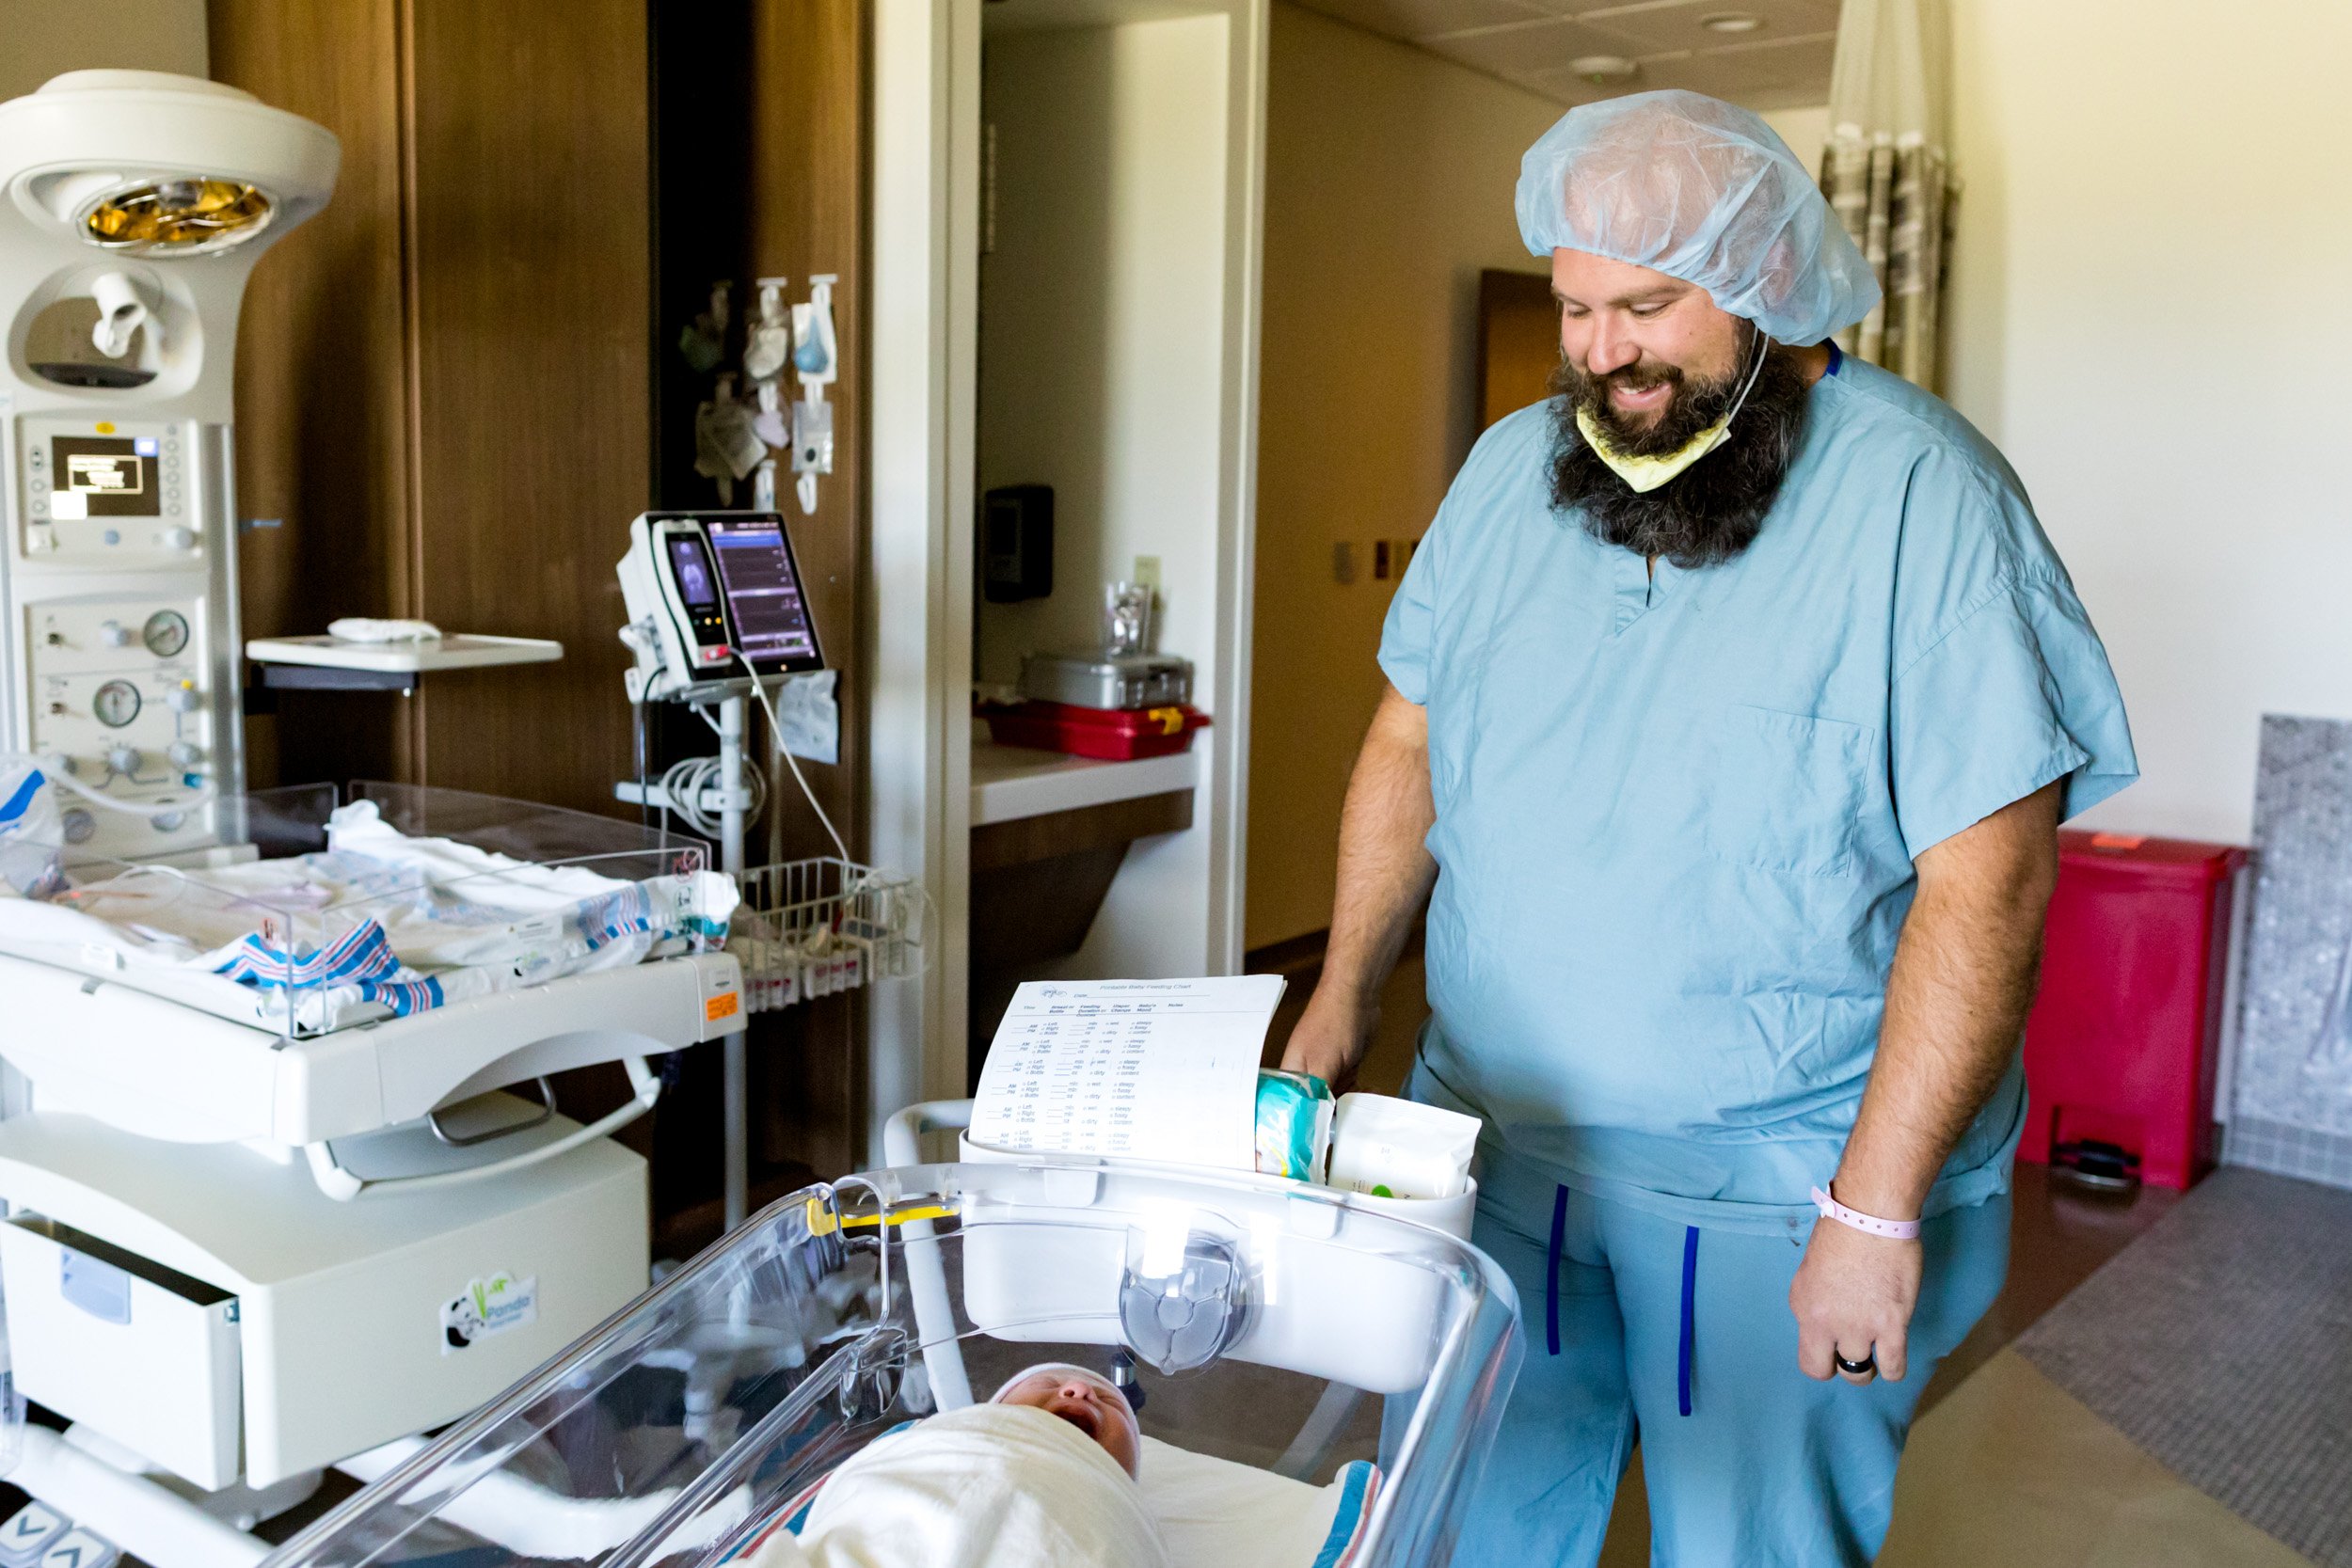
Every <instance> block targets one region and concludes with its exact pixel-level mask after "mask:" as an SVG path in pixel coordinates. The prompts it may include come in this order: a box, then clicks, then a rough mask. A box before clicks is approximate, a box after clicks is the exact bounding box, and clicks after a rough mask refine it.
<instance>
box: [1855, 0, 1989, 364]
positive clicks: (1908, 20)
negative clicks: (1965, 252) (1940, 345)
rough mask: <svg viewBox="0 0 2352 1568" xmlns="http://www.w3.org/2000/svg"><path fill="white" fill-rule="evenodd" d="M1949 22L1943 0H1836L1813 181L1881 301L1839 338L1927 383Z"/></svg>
mask: <svg viewBox="0 0 2352 1568" xmlns="http://www.w3.org/2000/svg"><path fill="white" fill-rule="evenodd" d="M1950 103H1951V29H1950V25H1949V21H1948V18H1947V14H1946V11H1945V8H1944V4H1943V0H1845V4H1844V7H1843V8H1841V10H1840V12H1839V15H1838V21H1837V50H1836V58H1835V60H1834V62H1833V64H1832V66H1831V69H1830V89H1829V141H1828V143H1827V144H1826V145H1825V146H1824V148H1823V149H1822V152H1821V189H1822V191H1823V192H1824V193H1825V194H1826V195H1827V196H1828V198H1829V202H1830V205H1831V207H1833V208H1834V209H1836V213H1837V216H1838V219H1839V221H1840V222H1842V223H1844V224H1845V226H1846V231H1847V232H1848V233H1850V234H1851V235H1852V236H1853V239H1854V243H1855V244H1856V245H1860V246H1861V247H1862V254H1863V255H1864V256H1865V257H1866V258H1867V259H1868V261H1869V262H1870V265H1871V267H1872V268H1873V269H1874V270H1875V271H1876V272H1877V273H1878V278H1879V286H1880V289H1881V290H1882V292H1883V295H1884V298H1883V300H1882V301H1881V302H1880V305H1879V307H1878V309H1875V310H1872V311H1871V312H1870V313H1869V315H1867V316H1866V317H1865V318H1863V320H1862V321H1861V323H1860V324H1859V325H1854V326H1851V327H1848V328H1847V329H1846V330H1845V331H1843V332H1841V333H1839V334H1838V335H1837V346H1838V347H1839V348H1841V349H1843V350H1845V351H1846V352H1847V353H1848V354H1851V355H1853V356H1857V357H1859V358H1863V359H1867V360H1868V361H1870V362H1871V363H1872V364H1874V365H1883V366H1885V367H1886V368H1887V369H1888V370H1890V371H1893V372H1896V373H1897V374H1898V375H1900V376H1902V377H1903V378H1904V379H1905V380H1908V381H1912V382H1915V383H1916V384H1918V385H1919V386H1921V387H1925V388H1929V389H1930V390H1933V389H1934V388H1935V386H1936V378H1937V372H1938V366H1937V363H1936V342H1937V337H1938V327H1939V325H1940V318H1941V315H1942V310H1941V306H1942V302H1943V297H1944V273H1945V261H1946V257H1947V242H1948V239H1949V235H1950V216H1951V203H1952V198H1953V196H1954V194H1955V192H1956V191H1957V189H1958V183H1957V182H1956V181H1955V180H1954V179H1953V177H1952V170H1951V160H1950V156H1949V153H1948V152H1947V148H1948V146H1949V140H1948V136H1947V130H1946V127H1947V121H1948V119H1949V115H1950Z"/></svg>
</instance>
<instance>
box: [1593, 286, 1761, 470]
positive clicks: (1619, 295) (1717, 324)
mask: <svg viewBox="0 0 2352 1568" xmlns="http://www.w3.org/2000/svg"><path fill="white" fill-rule="evenodd" d="M1551 292H1552V293H1553V294H1554V295H1556V296H1557V297H1558V299H1559V301H1560V352H1561V353H1562V355H1563V356H1565V358H1566V361H1567V370H1568V378H1567V379H1568V380H1569V382H1570V383H1571V392H1572V394H1573V395H1574V396H1575V397H1576V399H1577V401H1578V402H1579V403H1580V404H1583V405H1584V408H1585V412H1587V413H1588V414H1590V415H1591V416H1592V417H1593V419H1594V420H1595V421H1596V422H1597V423H1598V424H1599V425H1600V426H1601V428H1602V429H1603V430H1605V431H1607V432H1608V433H1609V434H1610V435H1611V436H1613V437H1616V438H1618V439H1617V440H1616V441H1615V442H1614V443H1613V444H1616V445H1618V446H1620V447H1622V448H1623V449H1624V450H1626V451H1644V450H1645V449H1649V448H1652V447H1653V446H1655V447H1658V448H1660V449H1661V450H1666V451H1671V450H1673V449H1674V448H1676V447H1679V446H1681V445H1682V444H1683V442H1684V441H1687V440H1688V439H1689V438H1690V437H1691V436H1694V435H1696V434H1697V433H1698V432H1699V431H1700V430H1703V429H1705V428H1706V427H1707V425H1708V424H1711V423H1713V422H1714V420H1716V419H1717V418H1720V417H1721V415H1722V413H1723V409H1722V408H1720V407H1718V408H1713V409H1712V410H1711V411H1707V410H1704V409H1699V408H1697V407H1695V405H1694V400H1693V394H1694V393H1701V392H1704V393H1708V394H1711V395H1708V396H1706V397H1703V398H1699V399H1697V400H1696V401H1697V402H1698V403H1704V404H1715V403H1720V402H1722V401H1723V395H1722V394H1723V393H1724V390H1725V389H1726V388H1731V389H1734V390H1736V381H1735V378H1736V377H1739V376H1740V374H1741V373H1742V372H1744V371H1745V369H1746V366H1745V363H1744V352H1743V351H1744V350H1745V348H1746V346H1747V341H1748V339H1747V334H1746V332H1745V329H1744V328H1743V326H1742V325H1741V323H1740V318H1738V317H1737V316H1734V315H1732V314H1730V313H1729V312H1727V311H1724V310H1720V309H1716V306H1715V302H1714V300H1713V299H1711V298H1709V297H1708V293H1707V291H1706V290H1704V289H1701V288H1698V287H1696V286H1694V285H1692V284H1689V283H1685V282H1683V281H1681V280H1680V279H1679V278H1674V277H1667V276H1666V275H1665V274H1664V273H1662V272H1653V271H1651V270H1650V269H1649V268H1647V267H1637V266H1634V265H1632V264H1631V263H1630V262H1627V261H1610V260H1609V259H1608V258H1606V257H1602V256H1594V255H1591V254H1589V253H1587V252H1585V251H1581V250H1555V251H1553V252H1552V253H1551ZM1697 412H1707V413H1708V417H1707V419H1706V420H1699V421H1697V422H1696V423H1693V422H1692V421H1693V420H1694V419H1695V416H1696V413H1697ZM1686 427H1687V428H1686Z"/></svg>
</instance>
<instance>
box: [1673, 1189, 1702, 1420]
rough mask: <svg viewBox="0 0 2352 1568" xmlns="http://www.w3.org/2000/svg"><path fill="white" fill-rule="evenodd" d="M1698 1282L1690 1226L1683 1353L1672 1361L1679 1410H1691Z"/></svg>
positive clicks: (1685, 1236) (1685, 1246)
mask: <svg viewBox="0 0 2352 1568" xmlns="http://www.w3.org/2000/svg"><path fill="white" fill-rule="evenodd" d="M1698 1283H1699V1227H1697V1226H1695V1225H1694V1226H1691V1227H1688V1228H1687V1229H1685V1230H1684V1231H1683V1232H1682V1353H1681V1354H1680V1355H1678V1356H1677V1358H1676V1363H1675V1402H1676V1403H1677V1405H1678V1406H1679V1407H1680V1409H1681V1411H1682V1413H1683V1414H1684V1415H1685V1416H1688V1415H1689V1414H1690V1413H1691V1350H1692V1345H1693V1344H1694V1343H1695V1342H1696V1341H1697V1338H1698V1329H1697V1323H1696V1318H1697V1314H1696V1312H1695V1310H1694V1308H1695V1307H1696V1305H1697V1301H1698Z"/></svg>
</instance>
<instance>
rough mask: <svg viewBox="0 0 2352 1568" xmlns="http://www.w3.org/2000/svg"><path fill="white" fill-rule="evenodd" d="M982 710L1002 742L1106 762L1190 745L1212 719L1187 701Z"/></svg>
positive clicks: (1186, 748)
mask: <svg viewBox="0 0 2352 1568" xmlns="http://www.w3.org/2000/svg"><path fill="white" fill-rule="evenodd" d="M982 711H983V713H984V715H985V716H986V718H987V720H988V733H989V735H990V736H991V737H993V739H994V740H995V742H996V744H997V745H999V746H1033V747H1036V748H1037V749H1038V750H1040V751H1045V752H1068V753H1069V754H1071V755H1072V756H1080V757H1094V758H1097V759H1099V760H1101V761H1104V762H1127V761H1130V760H1132V759H1134V758H1136V757H1164V756H1168V755H1169V754H1170V753H1172V752H1183V751H1189V750H1190V749H1191V747H1192V732H1193V731H1195V730H1198V729H1202V728H1205V727H1206V726H1207V724H1208V722H1209V716H1208V715H1207V714H1205V713H1203V712H1201V711H1200V709H1199V708H1197V707H1194V706H1192V705H1190V704H1184V703H1180V704H1175V705H1169V706H1167V707H1144V708H1104V707H1074V706H1073V705H1070V704H1068V703H1018V704H1014V705H1010V706H1006V707H990V708H986V709H983V710H982Z"/></svg>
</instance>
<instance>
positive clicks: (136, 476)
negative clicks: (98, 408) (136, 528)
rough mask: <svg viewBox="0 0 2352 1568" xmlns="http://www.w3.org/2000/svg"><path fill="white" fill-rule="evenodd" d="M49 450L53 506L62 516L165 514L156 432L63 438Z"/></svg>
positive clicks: (55, 439) (53, 441)
mask: <svg viewBox="0 0 2352 1568" xmlns="http://www.w3.org/2000/svg"><path fill="white" fill-rule="evenodd" d="M49 452H50V458H51V461H52V463H53V465H54V467H52V469H51V472H53V473H54V474H56V481H55V483H56V494H55V495H54V496H53V497H52V498H51V499H50V503H49V504H50V510H51V511H52V513H54V514H55V515H56V516H57V518H58V519H59V520H61V521H72V520H74V519H77V518H83V517H159V516H161V515H163V495H162V487H161V485H160V484H159V483H157V470H156V452H155V438H154V437H153V436H54V437H52V438H51V440H50V443H49Z"/></svg>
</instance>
